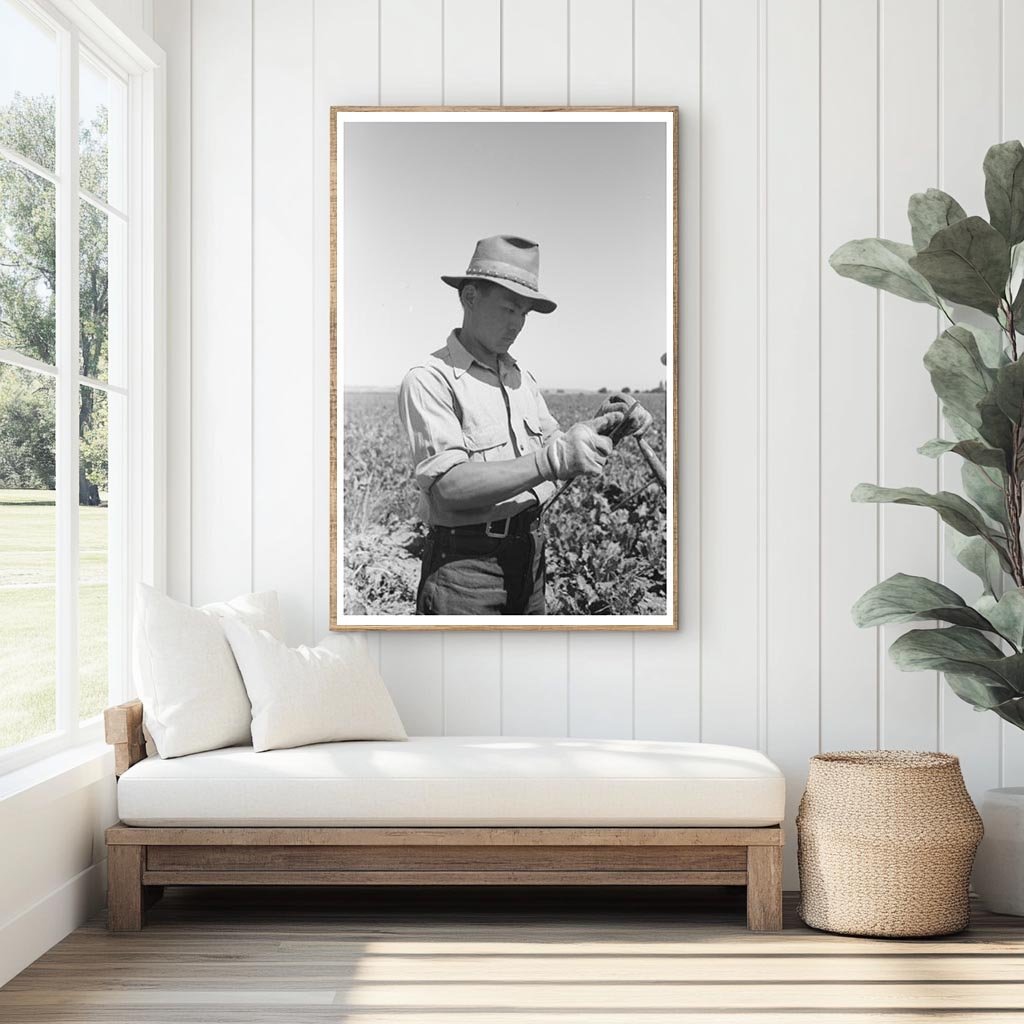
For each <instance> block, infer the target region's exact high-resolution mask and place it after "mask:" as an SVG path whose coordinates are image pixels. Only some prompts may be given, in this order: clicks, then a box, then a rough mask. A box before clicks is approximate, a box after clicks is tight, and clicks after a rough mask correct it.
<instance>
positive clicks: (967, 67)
mask: <svg viewBox="0 0 1024 1024" xmlns="http://www.w3.org/2000/svg"><path fill="white" fill-rule="evenodd" d="M148 3H149V0H144V2H142V3H141V5H140V7H139V10H142V11H143V12H145V11H146V10H147V4H148ZM819 11H820V15H819ZM819 17H820V24H819ZM152 19H153V26H154V31H155V32H156V33H157V36H158V41H160V42H161V43H162V45H164V46H165V48H166V49H167V50H168V52H169V53H171V54H172V57H173V55H174V54H177V59H173V60H172V61H171V65H170V67H169V108H168V118H169V120H168V123H169V127H170V133H171V137H170V139H169V144H168V156H169V164H168V184H169V194H168V201H169V213H168V224H169V240H168V245H169V249H168V261H169V262H168V269H169V295H170V298H171V301H170V302H169V310H168V312H169V322H168V410H169V418H168V473H169V481H168V483H169V486H168V509H167V519H168V580H169V587H170V589H171V592H172V593H173V594H174V595H175V596H179V597H184V598H187V597H191V598H192V599H193V600H194V601H195V602H197V603H201V602H203V601H207V600H212V599H216V598H223V597H230V596H231V595H232V594H235V593H238V592H240V591H243V590H246V589H248V588H249V587H251V586H253V585H256V586H260V587H273V588H274V589H278V590H279V591H280V592H281V593H282V598H283V602H282V603H283V605H284V607H285V611H286V616H287V617H288V628H289V634H290V638H291V639H293V640H315V639H317V638H318V637H319V636H320V635H322V633H323V632H324V631H325V630H326V626H327V622H328V617H329V609H328V607H327V601H328V583H329V581H328V532H327V530H328V511H329V496H328V480H329V477H328V465H327V450H328V423H329V419H328V413H329V406H328V367H329V364H328V345H327V339H328V284H329V278H328V169H329V160H328V155H329V147H328V142H329V124H328V109H329V107H330V105H332V104H337V105H373V104H376V103H379V102H382V101H383V102H384V103H386V104H399V105H400V104H411V105H419V104H428V105H433V104H438V103H441V102H442V101H446V102H448V103H451V104H477V103H481V104H490V103H500V102H504V103H505V104H509V105H529V104H564V103H566V102H568V101H570V100H571V102H573V103H574V104H581V105H582V104H589V103H596V104H628V103H630V102H633V101H635V102H637V103H640V104H653V105H678V106H679V107H680V113H681V118H680V128H681V153H680V173H681V178H680V191H681V196H680V198H681V210H680V216H681V237H680V281H681V293H680V334H681V338H680V360H681V363H680V382H679V383H680V410H681V429H680V453H681V466H680V485H681V495H680V497H681V500H680V517H681V518H680V527H681V545H680V552H681V575H680V581H681V631H680V632H679V633H677V634H644V633H638V634H636V635H633V636H630V635H628V634H599V633H574V634H571V635H567V634H565V633H538V634H531V633H513V634H508V635H503V636H502V635H497V634H476V635H468V634H467V635H462V634H459V635H456V634H451V635H442V634H440V633H437V634H435V633H429V634H428V633H401V634H399V633H389V634H383V635H380V634H374V635H372V636H371V637H370V638H369V642H370V648H371V652H372V653H373V655H374V657H376V658H378V660H379V662H380V664H381V666H382V671H383V673H384V676H385V678H386V680H387V682H388V684H389V686H390V687H391V689H392V691H393V692H394V695H395V699H396V702H397V703H398V706H399V708H400V710H401V713H402V715H403V717H404V719H405V720H406V723H407V725H408V727H409V729H410V731H411V732H414V733H438V732H441V731H443V730H447V731H449V732H463V733H465V732H478V733H479V732H497V731H501V732H504V733H505V734H508V735H527V734H530V733H534V734H542V735H555V736H557V735H567V734H572V735H576V736H583V735H606V736H628V735H637V736H651V737H666V738H684V739H697V738H700V739H703V740H705V741H708V742H723V743H735V744H741V745H746V746H758V745H764V746H765V747H766V749H767V750H768V752H769V753H770V755H771V756H772V757H774V758H775V759H776V760H777V761H778V762H779V763H780V764H781V765H782V766H783V767H784V768H785V770H786V772H787V775H788V776H789V780H790V789H791V793H792V795H793V798H794V799H795V798H796V796H797V795H798V794H799V790H800V788H801V783H802V777H803V774H802V773H803V770H804V768H805V765H806V758H807V755H808V754H809V753H813V751H814V749H815V747H816V745H817V743H818V742H819V737H818V730H819V729H820V743H821V746H822V747H824V748H825V749H838V748H848V747H864V746H872V745H874V744H875V742H876V741H878V742H881V744H882V745H884V746H887V747H913V748H935V747H936V746H938V745H939V744H940V743H941V744H942V745H943V747H944V748H945V749H947V750H950V751H951V752H953V753H957V754H959V755H960V756H961V757H962V759H963V764H964V770H965V775H966V777H967V781H968V784H969V786H970V787H971V790H972V792H974V793H975V794H977V793H979V792H980V790H981V789H983V788H985V787H987V786H990V785H993V784H996V783H997V782H998V781H999V777H1000V765H1001V767H1002V779H1003V781H1004V783H1005V784H1008V785H1010V784H1020V783H1024V736H1022V735H1021V733H1019V732H1018V731H1016V730H1013V729H1011V728H1009V727H1006V728H1002V727H1001V723H998V722H994V721H993V719H992V717H991V716H985V715H976V714H974V713H973V712H970V711H969V709H967V708H966V706H961V705H960V704H959V703H958V702H957V701H956V700H955V698H954V697H953V696H952V695H951V694H950V693H949V692H948V691H947V690H946V688H945V685H944V684H943V685H942V686H941V687H940V686H939V684H938V680H937V677H936V676H935V674H930V673H917V674H907V673H901V672H898V671H897V670H896V669H895V668H894V667H893V666H892V665H891V664H890V663H889V662H888V659H887V658H886V656H885V647H886V646H887V644H888V643H889V642H891V641H892V640H893V639H894V638H895V637H896V636H898V635H899V634H900V633H902V632H903V631H904V627H893V628H891V629H886V630H884V631H882V635H876V634H874V633H872V632H871V631H858V630H856V629H855V628H854V627H853V626H852V623H851V622H850V619H849V607H850V605H851V604H852V602H853V601H854V600H855V599H856V598H857V596H859V594H860V593H861V592H863V590H864V589H866V588H867V587H868V586H870V585H871V584H872V583H873V582H874V581H875V580H876V579H877V578H884V577H886V576H889V575H891V574H893V573H895V572H908V573H917V574H920V575H925V576H931V577H936V576H938V577H939V578H944V579H946V580H947V581H948V582H949V583H950V584H951V585H953V586H954V587H955V588H957V587H960V586H961V585H963V582H964V581H963V577H962V575H961V574H960V569H959V567H958V566H957V565H956V564H955V563H954V562H953V561H951V560H950V559H949V557H948V556H945V555H944V554H943V548H942V545H941V539H942V538H941V536H940V532H939V529H938V527H937V523H936V519H935V516H934V515H933V514H931V513H929V512H927V511H925V510H920V509H913V508H907V507H882V508H877V507H872V506H865V505H853V504H852V503H850V502H849V500H848V498H849V492H850V490H851V489H852V487H853V485H854V484H856V483H857V482H859V481H860V480H878V481H879V482H881V483H883V484H887V485H889V486H899V485H916V486H920V487H924V488H926V489H928V490H935V489H936V488H937V487H939V486H940V485H941V486H946V487H949V488H951V489H955V488H956V486H957V483H958V481H957V470H956V464H955V463H954V462H952V461H950V464H949V466H948V467H945V466H944V468H943V469H942V470H941V471H940V470H939V468H938V467H937V466H936V464H935V463H934V462H931V461H930V460H927V459H925V458H923V457H921V456H919V455H918V454H917V453H916V448H917V446H918V445H920V444H921V443H922V442H923V441H925V440H927V439H928V438H930V437H932V436H934V435H935V433H936V432H937V430H938V429H939V418H938V410H937V407H936V403H935V401H934V396H933V394H932V391H931V388H930V386H929V382H928V378H927V374H926V372H925V370H924V368H923V366H922V364H921V359H922V356H923V354H924V351H925V349H926V348H927V346H928V344H929V343H930V342H931V340H932V338H933V337H934V336H935V333H936V330H937V329H938V327H939V323H938V317H937V316H936V314H935V313H934V311H931V310H929V309H928V308H926V307H924V306H919V305H918V306H915V305H911V304H909V303H907V302H905V301H903V300H898V299H890V298H888V297H885V296H882V297H881V298H879V297H878V296H877V295H875V294H873V293H872V292H871V291H869V290H868V289H866V288H863V287H862V286H857V285H855V284H853V283H852V282H849V281H845V280H843V279H840V278H838V277H837V276H836V275H835V274H833V273H832V272H831V271H830V270H829V269H828V267H827V263H826V261H827V257H828V255H829V253H831V252H832V251H833V250H834V249H835V248H836V246H838V245H839V244H841V243H842V242H844V241H846V240H848V239H850V238H855V237H869V236H871V235H875V234H880V235H882V236H883V237H889V238H894V239H898V240H907V239H908V238H909V226H908V224H907V220H906V203H907V199H908V197H909V196H910V194H911V193H912V192H915V191H920V190H922V189H925V188H928V187H929V186H934V185H939V186H940V187H944V188H946V189H948V190H949V191H950V192H951V193H953V194H954V195H956V196H957V197H958V198H959V199H961V201H962V202H964V204H965V205H966V206H967V207H968V208H969V209H970V210H971V211H972V212H983V211H984V204H983V201H982V191H981V187H982V177H981V169H980V161H981V158H982V156H983V152H984V149H985V147H986V146H987V145H989V144H990V143H991V142H993V141H995V139H996V138H998V137H999V136H1000V135H1002V136H1004V137H1009V138H1015V137H1020V136H1022V135H1024V114H1021V113H1020V110H1021V107H1020V104H1019V103H1018V102H1017V99H1018V97H1019V96H1020V95H1021V94H1022V92H1024V71H1022V70H1021V68H1020V62H1019V61H1018V60H1017V54H1016V52H1015V50H1014V48H1013V43H1014V42H1015V41H1016V39H1018V38H1020V36H1021V33H1022V32H1024V13H1022V8H1021V5H1020V4H1017V3H1009V2H1006V0H977V2H971V3H968V0H820V5H819V4H818V2H817V0H716V2H714V3H702V2H701V0H681V2H676V0H591V2H588V0H571V2H570V0H480V2H477V0H303V2H302V3H300V4H298V5H292V4H286V3H284V2H283V0H253V3H252V4H249V3H246V4H241V5H238V4H234V3H228V2H227V0H202V2H201V3H192V4H188V3H172V2H171V0H153V13H152ZM378 29H380V31H378ZM1000 47H1001V49H1000ZM470 241H472V240H470ZM275 289H277V291H279V292H284V291H287V293H288V294H289V295H300V296H301V295H302V294H303V290H304V293H305V294H306V296H307V299H308V300H309V302H311V303H312V309H311V310H309V309H306V307H307V306H308V302H307V303H303V302H302V301H301V299H300V300H299V301H296V302H292V303H291V306H290V308H287V307H286V306H285V305H283V304H281V303H279V302H278V301H277V296H276V295H275ZM304 309H305V310H306V311H305V312H303V310H304ZM961 315H962V316H964V317H967V316H969V315H970V314H964V313H961ZM819 319H820V333H819ZM284 332H287V334H288V336H287V339H286V342H282V341H280V336H281V335H282V333H284ZM282 351H284V352H285V354H286V356H287V359H281V360H278V356H279V354H280V353H281V352H282ZM940 472H941V477H940ZM282 480H284V481H286V482H284V483H282V482H281V481H282ZM302 494H308V495H309V502H310V503H311V505H310V504H307V502H306V501H304V500H303V499H302V497H301V495H302ZM286 496H287V497H286ZM819 658H820V681H819V677H818V667H819V666H818V662H819ZM819 702H820V705H819ZM819 706H820V712H819ZM940 730H941V731H940ZM1000 736H1001V738H1002V747H1001V749H1000V742H999V738H1000ZM791 803H792V801H791ZM790 810H791V811H792V807H791V808H790ZM795 881H796V879H795V875H794V873H793V871H792V861H791V859H790V861H789V863H788V870H787V872H786V884H787V886H792V885H794V884H795Z"/></svg>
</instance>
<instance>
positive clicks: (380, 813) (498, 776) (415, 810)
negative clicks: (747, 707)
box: [117, 736, 786, 826]
mask: <svg viewBox="0 0 1024 1024" xmlns="http://www.w3.org/2000/svg"><path fill="white" fill-rule="evenodd" d="M785 801H786V794H785V779H784V778H783V775H782V772H781V771H780V770H779V769H778V768H777V767H776V766H775V765H774V764H773V763H772V762H771V761H769V760H768V758H767V757H765V756H764V755H763V754H761V753H758V752H757V751H755V750H746V749H744V748H742V747H726V746H716V745H713V744H710V743H670V742H662V741H656V740H586V739H525V738H518V737H497V736H495V737H466V736H444V737H439V736H414V737H410V739H409V741H408V742H407V743H387V742H378V741H356V742H347V743H318V744H315V745H313V746H307V747H295V748H291V749H287V750H271V751H266V752H264V753H255V752H254V751H253V749H252V747H230V748H227V749H223V750H210V751H205V752H203V753H199V754H190V755H188V756H187V757H179V758H174V759H172V760H162V759H160V758H155V757H150V758H147V759H145V760H143V761H140V762H139V763H138V764H135V765H133V766H132V767H131V768H130V769H129V770H128V771H127V772H125V774H124V775H122V776H121V778H120V781H119V782H118V785H117V802H118V811H119V813H120V817H121V820H122V821H123V822H124V823H125V824H127V825H179V826H189V825H206V826H211V825H255V826H264V825H287V826H304V825H305V826H317V825H319V826H331V825H385V826H388V825H394V826H399V825H404V826H424V825H454V826H459V825H461V826H474V825H492V826H501V825H509V826H517V825H647V826H655V825H662V826H673V825H682V826H696V825H707V826H760V825H775V824H778V823H779V822H781V821H782V819H783V817H784V815H785Z"/></svg>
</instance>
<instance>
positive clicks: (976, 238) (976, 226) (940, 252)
mask: <svg viewBox="0 0 1024 1024" xmlns="http://www.w3.org/2000/svg"><path fill="white" fill-rule="evenodd" d="M910 265H911V267H913V268H914V270H917V271H918V272H920V274H921V275H922V277H924V278H926V279H927V280H928V282H929V283H930V284H931V286H932V287H933V288H934V289H935V291H936V292H937V293H938V294H939V295H941V296H942V297H943V298H944V299H948V300H949V301H950V302H957V303H960V304H961V305H963V306H971V307H972V308H974V309H980V310H981V311H982V312H983V313H988V314H990V315H995V312H996V309H997V308H998V306H999V303H1000V302H1001V301H1002V299H1003V291H1004V289H1005V288H1006V278H1007V277H1008V276H1009V273H1010V247H1009V246H1008V245H1007V244H1006V239H1005V238H1003V236H1002V235H1001V234H1000V233H999V232H998V231H996V230H995V228H993V227H992V225H991V224H989V223H988V221H986V220H982V218H981V217H968V218H966V219H965V220H960V221H957V222H956V223H955V224H952V225H950V226H949V227H948V228H943V229H942V230H941V231H937V232H936V233H935V236H934V237H933V238H932V240H931V241H930V242H929V243H928V248H927V249H923V250H922V251H921V252H919V253H918V254H917V255H916V256H912V257H911V258H910Z"/></svg>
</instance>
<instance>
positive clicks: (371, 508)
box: [340, 391, 667, 615]
mask: <svg viewBox="0 0 1024 1024" xmlns="http://www.w3.org/2000/svg"><path fill="white" fill-rule="evenodd" d="M633 397H636V398H637V399H639V400H640V401H641V402H642V403H643V405H644V406H645V407H646V408H647V409H649V410H650V412H651V413H652V415H653V416H654V425H653V426H652V427H651V429H650V431H649V432H648V434H647V435H646V436H647V440H648V441H649V442H650V444H651V446H652V447H653V448H654V450H655V451H656V452H658V453H659V454H662V456H663V453H664V451H665V420H666V408H665V393H664V392H643V393H636V394H635V395H634V396H633ZM544 399H545V401H546V402H547V404H548V408H549V409H550V410H551V414H552V415H553V416H554V417H555V418H556V419H557V420H558V422H559V423H560V424H561V426H562V427H563V428H566V427H569V426H571V425H572V424H573V423H575V422H577V421H579V420H583V419H590V418H591V417H592V416H593V415H594V413H595V412H596V410H597V408H598V406H599V405H600V404H601V402H602V401H603V399H604V396H603V395H601V394H598V393H595V392H592V391H588V392H568V391H567V392H545V393H544ZM396 403H397V396H396V395H395V393H394V392H379V391H346V392H345V408H344V435H343V440H342V443H343V444H344V483H343V516H344V529H343V533H342V552H341V553H340V557H342V558H343V560H344V563H343V564H344V570H345V580H344V595H343V601H344V610H345V613H346V614H349V615H411V614H413V613H414V612H415V603H416V587H417V584H418V582H419V571H420V560H419V556H420V552H421V551H422V548H423V543H424V538H425V536H426V530H425V528H424V527H423V525H422V524H421V523H420V522H419V521H418V520H417V518H416V514H415V513H416V490H415V487H414V485H413V483H412V479H411V469H412V467H411V465H410V461H409V454H408V446H407V444H406V441H405V438H404V436H403V435H402V433H401V426H400V424H399V421H398V413H397V404H396ZM647 484H650V486H647V487H646V488H645V485H647ZM545 519H546V524H547V525H546V533H547V541H548V547H547V610H548V614H549V615H656V614H661V613H664V611H665V601H666V564H667V551H666V545H667V536H666V522H665V498H664V495H663V494H662V492H661V490H660V489H659V488H658V486H657V485H656V484H655V483H654V481H653V478H652V476H651V474H650V471H649V469H648V468H647V464H646V463H645V462H644V460H643V457H642V456H641V455H640V451H639V449H638V448H637V447H636V445H635V443H634V442H633V441H631V440H629V439H627V440H625V441H624V442H622V443H621V444H620V445H619V446H618V447H617V448H616V450H615V453H614V454H613V455H612V458H611V461H610V463H609V467H608V468H607V469H606V471H605V473H604V474H603V475H602V476H601V477H598V478H581V479H579V480H577V481H576V482H575V483H574V484H573V485H572V486H571V487H570V488H569V489H568V490H567V491H566V492H565V494H564V495H563V496H562V497H561V498H559V499H558V501H557V502H556V504H555V505H554V506H553V507H552V509H551V512H550V513H549V514H547V515H546V516H545Z"/></svg>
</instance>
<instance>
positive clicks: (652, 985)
mask: <svg viewBox="0 0 1024 1024" xmlns="http://www.w3.org/2000/svg"><path fill="white" fill-rule="evenodd" d="M743 915H744V903H743V891H742V890H737V889H731V888H724V887H723V888H715V889H711V888H708V889H703V890H701V889H685V890H684V889H667V890H650V889H648V890H635V889H628V890H626V889H618V890H616V889H604V890H594V889H589V890H582V891H581V890H563V891H557V892H553V891H551V890H546V891H538V890H507V889H505V890H498V889H493V890H481V889H465V890H452V889H448V890H432V891H426V892H424V891H416V890H404V889H402V890H391V891H383V892H382V891H374V890H365V889H364V890H348V891H346V890H343V889H318V888H314V887H309V888H301V889H299V888H296V889H285V888H266V889H262V888H261V889H255V888H247V889H229V888H215V889H213V888H211V889H205V888H199V887H191V888H177V889H168V890H167V895H166V896H165V897H164V899H163V900H162V901H161V902H160V903H158V904H157V905H156V906H155V907H153V908H152V909H151V910H150V916H149V923H148V924H147V927H146V928H145V930H143V931H142V932H139V933H135V934H119V935H111V934H110V933H108V932H107V931H106V928H105V925H106V912H105V911H101V912H100V913H99V914H97V915H95V916H94V917H93V918H92V919H91V920H90V921H89V922H88V923H87V924H85V925H84V926H83V927H81V928H79V929H78V930H77V931H75V932H74V933H73V934H72V935H69V936H68V937H67V938H66V939H65V940H64V941H63V942H61V943H59V944H58V945H57V946H55V947H54V948H53V949H51V950H50V951H49V952H47V953H46V954H45V955H44V956H42V957H40V958H39V960H37V961H36V962H35V963H34V964H32V965H31V966H30V967H28V968H27V969H26V970H24V971H23V972H22V973H21V974H20V975H18V977H17V978H14V979H13V980H12V981H11V982H9V983H8V984H7V985H6V986H5V987H4V988H2V989H0V1021H4V1022H12V1024H15V1022H16V1024H22V1022H24V1024H31V1022H44V1021H46V1022H58V1021H59V1022H64V1024H69V1022H76V1024H79V1022H80V1024H92V1022H100V1021H103V1022H110V1024H112V1022H118V1024H121V1022H130V1024H157V1022H159V1024H234V1022H239V1024H241V1022H246V1024H278V1022H282V1021H287V1022H306V1021H310V1022H313V1021H317V1022H320V1021H348V1022H353V1024H385V1022H387V1024H413V1022H416V1024H419V1022H424V1024H432V1022H438V1024H440V1022H447V1021H452V1022H456V1024H477V1022H486V1024H506V1022H507V1024H513V1022H515V1024H526V1022H529V1024H555V1022H557V1024H582V1022H584V1021H585V1022H587V1024H634V1022H645V1021H662V1022H663V1021H669V1020H673V1021H674V1020H685V1022H686V1024H709V1022H714V1024H780V1022H783V1021H786V1022H795V1021H799V1022H801V1024H809V1022H812V1021H813V1022H814V1024H854V1022H856V1024H867V1022H877V1021H893V1022H897V1021H898V1022H899V1024H916V1022H920V1021H935V1020H946V1021H956V1022H981V1021H999V1022H1005V1024H1009V1022H1016V1021H1024V918H1015V917H1001V916H996V915H992V914H988V913H986V912H984V911H982V910H980V909H978V908H976V909H975V912H974V916H973V919H972V923H971V927H970V929H969V930H968V931H967V932H964V933H962V934H960V935H955V936H950V937H948V938H943V939H931V940H891V939H890V940H871V939H855V938H847V937H843V936H838V935H827V934H824V933H821V932H815V931H812V930H811V929H809V928H806V927H805V926H804V925H802V924H801V923H800V921H799V920H798V918H797V916H796V896H795V894H787V895H786V900H785V924H786V928H785V931H783V932H782V933H778V934H765V935H757V934H753V933H750V932H748V931H746V929H745V927H744V916H743Z"/></svg>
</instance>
